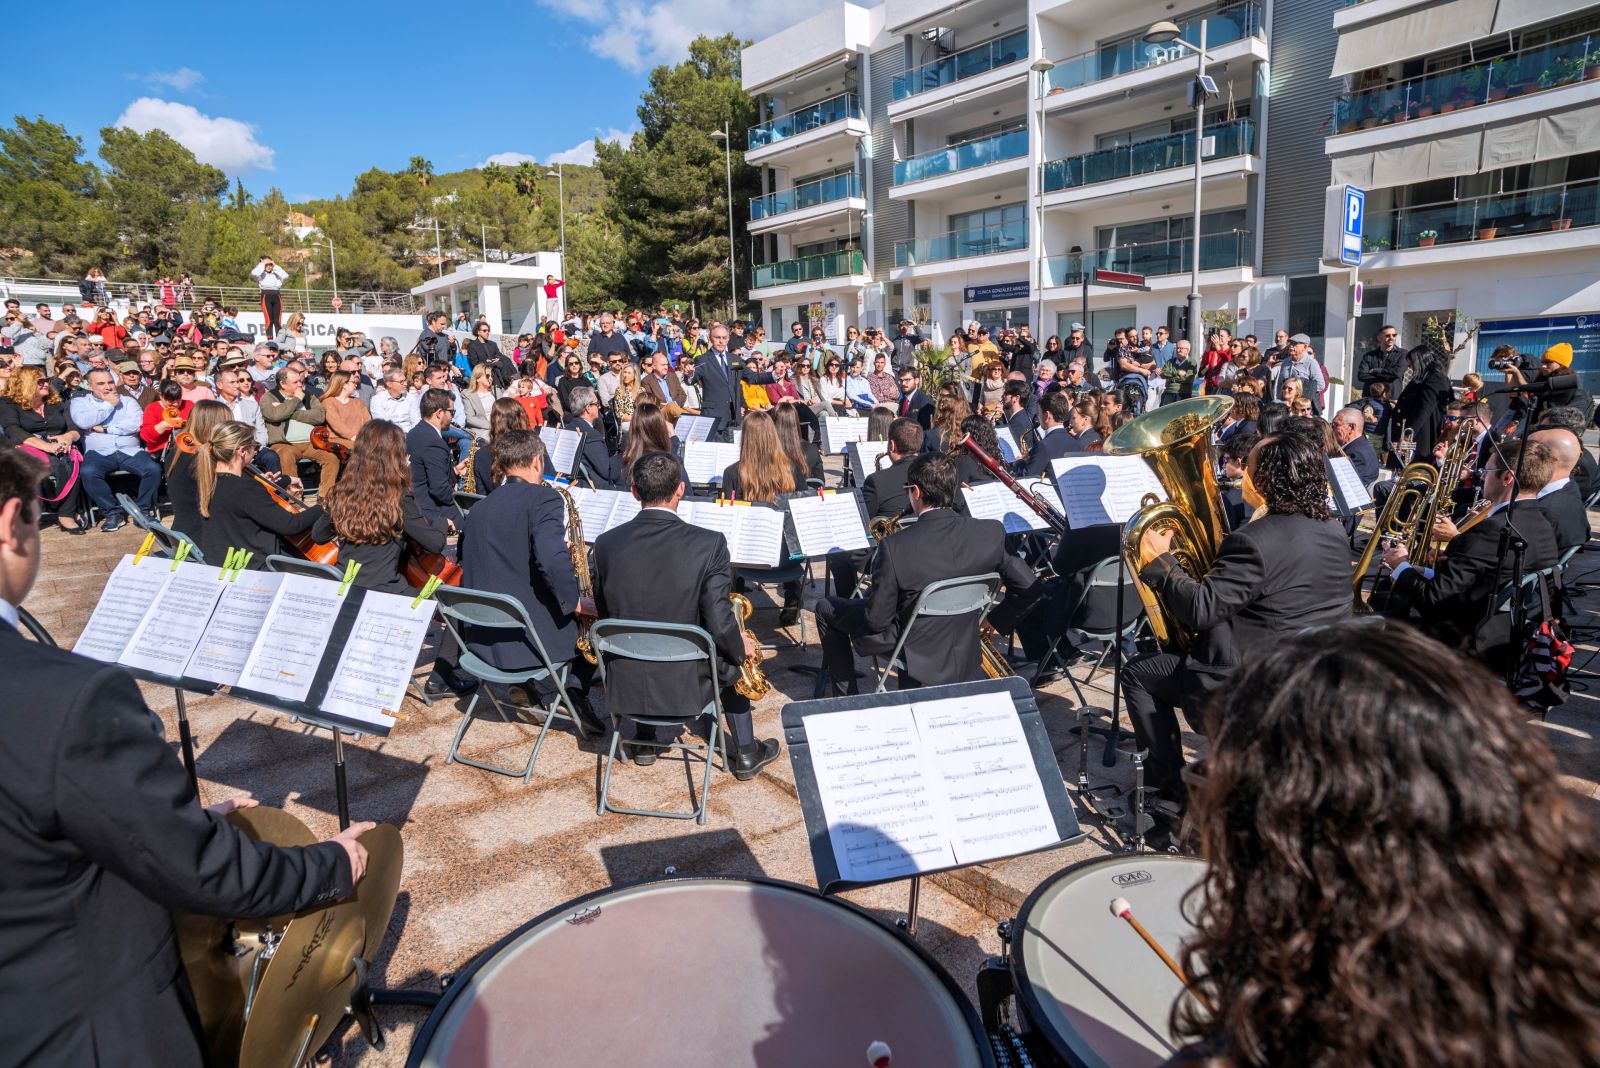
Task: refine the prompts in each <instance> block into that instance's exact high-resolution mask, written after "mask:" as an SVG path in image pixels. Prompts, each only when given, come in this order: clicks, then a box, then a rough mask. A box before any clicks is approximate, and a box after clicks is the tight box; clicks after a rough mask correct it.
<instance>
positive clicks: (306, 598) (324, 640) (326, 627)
mask: <svg viewBox="0 0 1600 1068" xmlns="http://www.w3.org/2000/svg"><path fill="white" fill-rule="evenodd" d="M343 604H344V598H343V597H340V596H339V584H338V583H337V582H334V581H332V580H330V579H321V578H310V577H308V576H305V575H285V576H283V583H282V585H280V586H279V587H278V592H277V594H276V596H274V597H273V599H272V608H271V609H270V610H269V611H268V612H267V618H266V620H265V621H264V622H263V623H262V625H261V636H260V638H259V639H258V640H257V641H256V645H255V648H254V649H252V650H251V652H250V659H249V660H247V661H245V665H244V669H243V670H242V671H241V672H240V673H239V683H238V685H239V686H240V688H242V689H245V690H255V691H258V692H260V693H267V694H271V695H273V696H274V697H280V698H282V699H283V700H285V701H304V700H305V699H306V696H307V695H308V694H309V693H310V692H311V683H312V682H313V681H314V680H315V679H316V675H317V665H318V664H320V663H322V654H323V651H324V650H326V649H327V647H328V638H329V636H330V635H331V634H332V632H333V624H334V621H335V620H336V619H338V618H339V608H340V606H342V605H343Z"/></svg>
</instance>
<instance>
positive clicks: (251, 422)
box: [223, 395, 267, 449]
mask: <svg viewBox="0 0 1600 1068" xmlns="http://www.w3.org/2000/svg"><path fill="white" fill-rule="evenodd" d="M223 403H224V404H227V401H223ZM228 409H229V410H230V411H232V412H233V418H234V420H235V421H237V422H240V423H244V424H246V425H248V426H250V427H253V428H254V429H255V432H256V444H257V445H260V446H261V447H262V448H263V449H264V448H266V447H267V423H266V420H264V419H262V418H261V405H259V404H257V403H256V401H255V398H254V397H251V396H248V395H241V396H240V397H239V399H238V400H236V401H234V402H233V403H232V404H228Z"/></svg>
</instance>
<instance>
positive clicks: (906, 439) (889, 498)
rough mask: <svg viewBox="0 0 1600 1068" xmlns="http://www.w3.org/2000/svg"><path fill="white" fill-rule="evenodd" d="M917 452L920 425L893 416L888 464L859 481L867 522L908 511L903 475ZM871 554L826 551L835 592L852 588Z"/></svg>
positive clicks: (919, 439)
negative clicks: (894, 418)
mask: <svg viewBox="0 0 1600 1068" xmlns="http://www.w3.org/2000/svg"><path fill="white" fill-rule="evenodd" d="M921 454H922V427H920V426H918V425H917V421H916V420H915V419H896V420H895V421H894V422H892V423H890V424H889V451H888V454H887V455H888V457H889V463H888V466H886V467H883V468H880V469H879V470H877V471H874V472H873V473H872V474H870V475H868V476H867V477H866V480H865V481H864V482H862V483H861V503H862V504H863V505H865V506H866V510H867V519H868V520H869V521H870V520H873V519H899V518H900V517H901V516H903V515H906V514H907V513H909V512H910V511H911V498H910V496H909V495H908V494H907V491H906V475H907V474H908V473H909V471H910V470H911V462H912V461H913V460H915V459H916V458H917V457H918V456H919V455H921ZM871 555H872V550H870V549H861V550H857V551H855V552H836V553H829V554H828V574H829V575H830V576H831V577H832V579H833V589H834V592H835V593H838V594H841V595H843V594H848V593H849V592H850V591H851V590H853V589H855V586H856V579H857V578H858V577H860V575H859V573H860V570H861V568H862V567H863V566H865V564H866V563H867V560H868V559H869V558H870V557H871Z"/></svg>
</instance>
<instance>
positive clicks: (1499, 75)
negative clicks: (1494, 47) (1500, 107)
mask: <svg viewBox="0 0 1600 1068" xmlns="http://www.w3.org/2000/svg"><path fill="white" fill-rule="evenodd" d="M1512 66H1513V64H1512V62H1511V61H1510V60H1509V59H1497V60H1495V61H1494V62H1493V63H1491V64H1489V99H1490V100H1491V101H1495V100H1504V99H1505V98H1506V94H1507V93H1508V92H1510V90H1511V70H1512Z"/></svg>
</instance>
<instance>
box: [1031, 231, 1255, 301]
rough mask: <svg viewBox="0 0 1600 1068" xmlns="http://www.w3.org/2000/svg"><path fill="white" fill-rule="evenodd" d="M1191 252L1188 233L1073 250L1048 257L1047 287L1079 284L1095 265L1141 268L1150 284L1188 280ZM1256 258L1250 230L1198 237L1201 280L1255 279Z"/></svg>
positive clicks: (1232, 281)
mask: <svg viewBox="0 0 1600 1068" xmlns="http://www.w3.org/2000/svg"><path fill="white" fill-rule="evenodd" d="M1193 256H1194V242H1193V241H1192V240H1191V239H1190V238H1187V237H1181V238H1174V239H1172V240H1170V241H1152V242H1148V243H1146V244H1132V245H1121V246H1118V247H1117V248H1101V249H1090V250H1088V251H1086V252H1074V253H1072V254H1070V255H1066V256H1057V257H1055V258H1053V259H1048V260H1046V261H1045V264H1044V276H1043V277H1044V287H1045V288H1046V289H1051V288H1057V287H1062V286H1071V287H1074V288H1076V287H1081V286H1082V285H1083V280H1084V276H1085V274H1086V273H1088V272H1089V271H1092V270H1093V269H1094V268H1096V267H1099V268H1101V269H1103V270H1107V271H1131V272H1134V273H1136V274H1142V275H1144V276H1145V277H1146V280H1147V283H1148V284H1149V285H1150V288H1152V289H1168V288H1176V287H1180V286H1187V285H1188V283H1189V277H1188V276H1189V271H1190V269H1191V257H1193ZM1254 263H1255V240H1254V238H1253V237H1252V235H1251V232H1250V231H1249V230H1227V231H1224V232H1223V233H1220V234H1205V235H1203V236H1202V237H1201V238H1200V272H1201V283H1202V284H1208V283H1209V284H1240V285H1243V284H1247V283H1249V282H1250V281H1252V280H1253V276H1254V273H1255V272H1254V268H1253V265H1254ZM1207 276H1209V277H1207ZM1159 279H1166V280H1167V282H1168V284H1165V285H1164V284H1162V283H1161V282H1160V281H1159ZM1092 284H1093V283H1091V285H1092Z"/></svg>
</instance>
